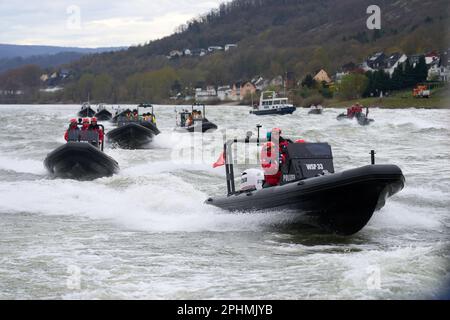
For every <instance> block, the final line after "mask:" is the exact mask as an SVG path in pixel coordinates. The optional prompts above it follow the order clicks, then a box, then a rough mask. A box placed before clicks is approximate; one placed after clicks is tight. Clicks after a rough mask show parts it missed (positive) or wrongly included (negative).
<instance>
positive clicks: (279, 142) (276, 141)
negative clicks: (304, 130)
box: [261, 128, 292, 187]
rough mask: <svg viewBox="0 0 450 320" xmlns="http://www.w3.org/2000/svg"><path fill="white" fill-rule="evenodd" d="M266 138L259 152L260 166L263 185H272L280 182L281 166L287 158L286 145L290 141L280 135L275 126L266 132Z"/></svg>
mask: <svg viewBox="0 0 450 320" xmlns="http://www.w3.org/2000/svg"><path fill="white" fill-rule="evenodd" d="M268 140H269V142H267V143H266V144H265V145H264V146H263V150H262V152H261V167H262V168H263V170H264V177H265V186H266V187H274V186H278V185H279V184H280V180H281V175H282V172H281V170H280V169H281V166H282V165H283V164H284V163H285V162H286V159H287V146H288V145H289V143H292V141H290V140H287V139H284V138H283V137H282V136H281V129H279V128H275V129H273V130H272V132H269V133H268Z"/></svg>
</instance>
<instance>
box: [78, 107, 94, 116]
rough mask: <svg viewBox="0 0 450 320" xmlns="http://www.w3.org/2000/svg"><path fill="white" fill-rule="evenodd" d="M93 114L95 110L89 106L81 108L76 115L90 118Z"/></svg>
mask: <svg viewBox="0 0 450 320" xmlns="http://www.w3.org/2000/svg"><path fill="white" fill-rule="evenodd" d="M94 115H95V111H94V110H92V109H91V108H87V109H83V110H80V111H79V112H78V116H79V117H82V118H91V117H93V116H94Z"/></svg>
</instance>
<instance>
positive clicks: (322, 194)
mask: <svg viewBox="0 0 450 320" xmlns="http://www.w3.org/2000/svg"><path fill="white" fill-rule="evenodd" d="M260 142H262V141H261V140H260V139H259V138H258V139H257V140H256V141H255V140H253V141H252V139H250V138H249V137H247V138H246V139H245V140H237V139H236V140H230V141H228V142H227V143H226V144H225V145H224V155H225V169H226V177H227V189H228V195H227V196H225V197H220V196H219V197H211V198H209V199H208V200H207V201H206V204H208V205H212V206H215V207H218V208H221V209H223V210H226V211H229V212H256V211H261V210H280V209H281V210H285V211H283V212H286V214H288V213H289V214H293V217H294V220H295V221H293V224H294V225H298V224H306V225H311V226H314V227H318V228H320V229H321V230H324V231H325V232H329V233H333V234H339V235H346V236H349V235H353V234H355V233H358V232H359V231H360V230H361V229H363V228H364V227H365V226H366V225H367V223H368V222H369V221H370V219H371V218H372V216H373V214H374V212H376V211H378V210H380V209H381V208H383V207H384V206H385V203H386V200H387V199H388V198H389V197H392V196H393V195H395V194H397V193H398V192H400V191H401V190H402V189H403V188H404V184H405V177H404V176H403V173H402V170H401V169H400V168H399V167H398V166H396V165H376V164H375V152H374V151H372V164H371V165H367V166H362V167H359V168H355V169H351V170H346V171H343V172H335V168H334V163H333V154H332V149H331V146H330V145H329V144H327V143H290V144H289V145H288V147H287V158H286V159H287V160H286V161H285V164H284V165H283V166H282V168H281V172H282V176H281V183H280V185H279V186H274V187H268V188H265V187H264V173H263V172H262V171H261V170H258V169H251V170H250V171H249V170H247V171H245V172H244V173H243V174H242V181H241V182H242V187H241V190H239V191H236V187H235V178H234V165H233V154H232V149H233V145H234V144H236V143H258V145H259V143H260ZM290 217H291V215H290Z"/></svg>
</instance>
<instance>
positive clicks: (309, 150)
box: [281, 143, 334, 185]
mask: <svg viewBox="0 0 450 320" xmlns="http://www.w3.org/2000/svg"><path fill="white" fill-rule="evenodd" d="M287 153H288V157H287V161H286V163H285V164H284V165H283V166H282V168H281V170H282V174H283V175H282V179H281V185H284V184H287V183H291V182H295V181H300V180H304V179H308V178H313V177H317V176H320V175H324V174H327V173H334V164H333V153H332V151H331V146H330V145H329V144H327V143H291V144H289V145H288V147H287Z"/></svg>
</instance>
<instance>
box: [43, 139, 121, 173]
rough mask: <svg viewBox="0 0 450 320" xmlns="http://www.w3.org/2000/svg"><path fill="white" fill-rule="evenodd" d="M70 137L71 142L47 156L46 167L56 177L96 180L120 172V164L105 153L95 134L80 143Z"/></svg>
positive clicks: (78, 140)
mask: <svg viewBox="0 0 450 320" xmlns="http://www.w3.org/2000/svg"><path fill="white" fill-rule="evenodd" d="M76 135H77V136H76V137H74V136H72V137H71V136H69V142H68V143H66V144H65V145H63V146H61V147H59V148H57V149H56V150H54V151H53V152H51V153H49V154H48V155H47V158H46V159H45V161H44V165H45V167H46V168H47V170H48V171H49V172H50V174H52V175H53V176H55V177H58V178H68V179H77V180H94V179H97V178H103V177H109V176H112V175H114V174H115V173H117V172H118V171H119V165H118V163H117V162H116V161H115V160H114V159H113V158H111V157H110V156H108V155H106V154H105V153H104V152H103V146H101V149H100V145H99V142H98V134H96V133H95V132H94V133H92V135H91V136H88V137H86V140H85V141H80V140H81V139H80V137H79V136H78V134H76Z"/></svg>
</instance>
